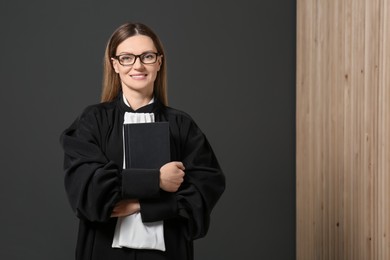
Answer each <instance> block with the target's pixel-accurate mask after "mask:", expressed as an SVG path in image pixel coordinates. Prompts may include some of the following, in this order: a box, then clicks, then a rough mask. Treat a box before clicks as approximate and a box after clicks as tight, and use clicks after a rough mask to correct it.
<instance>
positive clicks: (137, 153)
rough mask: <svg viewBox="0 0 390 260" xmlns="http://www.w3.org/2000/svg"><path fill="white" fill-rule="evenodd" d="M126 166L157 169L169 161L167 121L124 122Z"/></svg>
mask: <svg viewBox="0 0 390 260" xmlns="http://www.w3.org/2000/svg"><path fill="white" fill-rule="evenodd" d="M123 131H124V143H125V162H126V168H138V169H159V168H161V166H163V165H164V164H166V163H168V162H169V161H170V142H169V123H168V122H155V123H137V124H124V129H123Z"/></svg>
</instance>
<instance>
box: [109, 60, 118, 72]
mask: <svg viewBox="0 0 390 260" xmlns="http://www.w3.org/2000/svg"><path fill="white" fill-rule="evenodd" d="M111 61H112V67H113V68H114V70H115V72H116V73H119V68H118V67H119V62H118V60H116V59H114V58H111Z"/></svg>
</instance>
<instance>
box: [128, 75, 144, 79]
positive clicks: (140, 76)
mask: <svg viewBox="0 0 390 260" xmlns="http://www.w3.org/2000/svg"><path fill="white" fill-rule="evenodd" d="M130 77H132V78H134V79H142V78H145V77H146V75H145V74H142V75H131V76H130Z"/></svg>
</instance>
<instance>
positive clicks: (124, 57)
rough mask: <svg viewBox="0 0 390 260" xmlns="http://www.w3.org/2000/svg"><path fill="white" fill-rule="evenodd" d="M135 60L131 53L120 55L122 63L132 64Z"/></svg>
mask: <svg viewBox="0 0 390 260" xmlns="http://www.w3.org/2000/svg"><path fill="white" fill-rule="evenodd" d="M134 61H135V56H134V55H131V54H125V55H120V56H119V63H120V64H122V65H132V64H133V63H134Z"/></svg>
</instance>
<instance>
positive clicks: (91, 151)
mask: <svg viewBox="0 0 390 260" xmlns="http://www.w3.org/2000/svg"><path fill="white" fill-rule="evenodd" d="M125 112H135V113H137V112H142V113H154V114H155V121H156V122H159V121H167V122H169V129H170V147H171V160H172V161H180V162H182V163H183V164H184V166H185V177H184V182H183V183H182V184H181V186H180V188H179V190H178V191H177V192H174V193H169V192H165V191H163V190H161V188H160V187H159V176H160V175H159V174H160V172H159V169H131V168H130V169H122V165H123V143H122V142H123V135H122V129H123V120H124V113H125ZM61 144H62V146H63V149H64V151H65V162H64V168H65V188H66V192H67V195H68V198H69V201H70V204H71V206H72V208H73V210H74V212H75V213H76V215H77V217H78V218H79V219H80V224H79V234H78V240H77V247H76V259H83V260H84V259H105V260H108V259H110V260H115V259H129V260H130V259H137V260H158V259H166V260H167V259H169V260H176V259H177V260H187V259H193V240H194V239H197V238H201V237H203V236H205V235H206V233H207V230H208V227H209V222H210V213H211V210H212V209H213V207H214V206H215V204H216V202H217V201H218V199H219V198H220V196H221V194H222V193H223V191H224V188H225V178H224V175H223V173H222V172H221V169H220V166H219V164H218V162H217V159H216V157H215V155H214V153H213V151H212V148H211V147H210V144H209V142H208V141H207V139H206V137H205V135H204V134H203V133H202V132H201V130H200V129H199V128H198V126H197V125H196V123H195V122H194V121H193V120H192V119H191V117H190V116H189V115H187V114H186V113H184V112H181V111H178V110H176V109H173V108H170V107H167V106H164V105H163V104H162V103H161V102H160V101H159V100H158V99H156V100H155V102H154V103H152V104H148V105H146V106H143V107H141V108H139V109H137V110H136V111H134V110H132V109H131V108H130V107H129V106H127V105H126V104H125V103H124V100H123V97H122V93H120V95H118V96H117V98H116V99H115V100H114V101H112V102H105V103H100V104H97V105H93V106H90V107H88V108H86V109H85V110H84V112H83V113H82V114H81V116H80V117H79V118H78V119H77V120H76V121H75V122H74V123H73V124H72V125H71V126H70V127H69V128H68V129H66V130H65V131H64V132H63V134H62V135H61ZM133 198H136V199H138V200H139V203H140V214H141V216H142V221H143V222H154V221H160V220H163V223H164V239H165V245H166V251H165V252H163V251H158V250H140V249H130V248H112V247H111V245H112V241H113V237H114V230H115V225H116V221H117V218H112V217H110V215H111V213H112V210H113V208H114V206H115V204H116V203H117V202H118V201H120V200H123V199H133Z"/></svg>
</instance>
